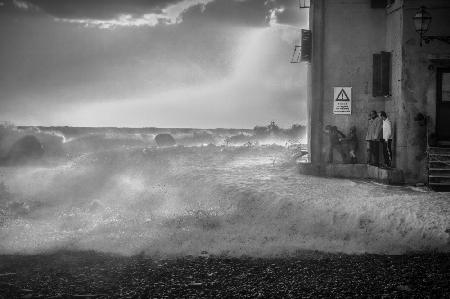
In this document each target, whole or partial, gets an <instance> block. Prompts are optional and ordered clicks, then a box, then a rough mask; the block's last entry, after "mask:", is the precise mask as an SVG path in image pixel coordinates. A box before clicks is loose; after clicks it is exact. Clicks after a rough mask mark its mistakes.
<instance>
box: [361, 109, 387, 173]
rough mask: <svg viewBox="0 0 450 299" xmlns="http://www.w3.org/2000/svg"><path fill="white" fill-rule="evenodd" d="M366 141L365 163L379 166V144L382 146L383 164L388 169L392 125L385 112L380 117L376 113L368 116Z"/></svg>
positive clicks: (373, 112)
mask: <svg viewBox="0 0 450 299" xmlns="http://www.w3.org/2000/svg"><path fill="white" fill-rule="evenodd" d="M366 141H367V143H368V148H367V163H368V164H371V165H375V166H379V165H380V143H381V144H382V145H383V156H384V163H385V164H386V166H388V167H390V166H391V164H392V149H391V147H392V124H391V121H390V120H389V119H388V117H387V115H386V112H384V111H381V112H380V117H379V116H378V113H377V112H376V111H371V112H370V114H369V126H368V128H367V134H366Z"/></svg>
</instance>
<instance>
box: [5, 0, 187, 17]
mask: <svg viewBox="0 0 450 299" xmlns="http://www.w3.org/2000/svg"><path fill="white" fill-rule="evenodd" d="M8 2H10V3H12V2H13V1H8ZM21 2H23V3H29V4H32V5H34V6H36V7H39V8H40V9H41V10H43V11H45V12H47V13H49V14H51V15H53V16H55V17H58V18H68V19H79V18H89V19H97V20H104V19H111V18H114V17H116V16H117V15H120V14H132V15H134V14H144V13H149V12H159V11H160V10H161V9H163V8H165V7H167V6H168V5H170V4H173V3H177V2H180V0H27V1H21ZM11 5H12V6H14V5H13V4H8V6H11Z"/></svg>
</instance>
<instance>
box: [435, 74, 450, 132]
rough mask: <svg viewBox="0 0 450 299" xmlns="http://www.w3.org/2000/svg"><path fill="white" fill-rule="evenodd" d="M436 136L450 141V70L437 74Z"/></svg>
mask: <svg viewBox="0 0 450 299" xmlns="http://www.w3.org/2000/svg"><path fill="white" fill-rule="evenodd" d="M436 134H437V137H438V139H439V140H440V141H450V68H445V69H438V73H437V97H436Z"/></svg>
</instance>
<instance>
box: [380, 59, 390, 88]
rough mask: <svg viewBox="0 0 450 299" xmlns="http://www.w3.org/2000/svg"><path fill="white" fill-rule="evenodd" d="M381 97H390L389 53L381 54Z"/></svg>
mask: <svg viewBox="0 0 450 299" xmlns="http://www.w3.org/2000/svg"><path fill="white" fill-rule="evenodd" d="M381 95H382V96H390V95H391V53H390V52H381Z"/></svg>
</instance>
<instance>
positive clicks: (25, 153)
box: [1, 135, 44, 165]
mask: <svg viewBox="0 0 450 299" xmlns="http://www.w3.org/2000/svg"><path fill="white" fill-rule="evenodd" d="M43 155H44V147H43V146H42V144H41V142H40V141H39V140H38V139H37V138H36V137H35V136H33V135H27V136H24V137H22V138H20V139H19V140H17V141H16V142H14V144H13V145H12V146H11V148H10V150H9V151H8V154H7V155H6V157H4V158H3V159H2V161H1V162H2V164H6V165H15V164H23V163H26V162H30V161H35V160H38V159H40V158H41V157H42V156H43Z"/></svg>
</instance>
